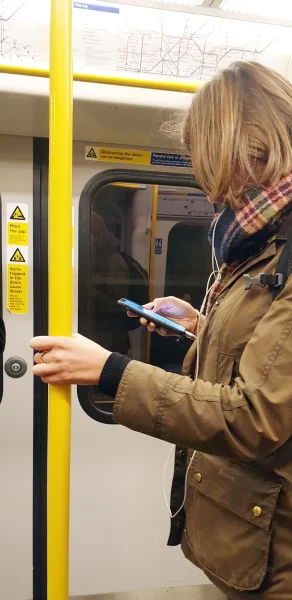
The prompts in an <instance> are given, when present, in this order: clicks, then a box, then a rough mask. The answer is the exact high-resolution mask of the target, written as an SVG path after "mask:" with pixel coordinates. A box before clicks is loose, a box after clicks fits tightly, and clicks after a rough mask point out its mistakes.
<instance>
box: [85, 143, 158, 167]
mask: <svg viewBox="0 0 292 600" xmlns="http://www.w3.org/2000/svg"><path fill="white" fill-rule="evenodd" d="M150 158H151V152H148V151H145V150H131V149H129V148H98V147H96V146H94V147H90V146H86V148H85V159H86V160H95V161H101V162H113V163H116V162H117V163H121V162H122V163H128V164H129V163H130V164H133V165H149V164H150Z"/></svg>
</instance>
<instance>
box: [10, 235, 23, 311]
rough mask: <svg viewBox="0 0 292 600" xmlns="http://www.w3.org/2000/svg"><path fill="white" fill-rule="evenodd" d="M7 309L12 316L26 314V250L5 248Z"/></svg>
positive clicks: (11, 247)
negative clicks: (6, 261) (6, 260)
mask: <svg viewBox="0 0 292 600" xmlns="http://www.w3.org/2000/svg"><path fill="white" fill-rule="evenodd" d="M7 252H8V254H7V258H8V267H7V308H8V310H9V311H10V312H11V313H14V314H21V315H23V314H26V313H27V312H28V248H27V247H25V246H24V247H22V248H21V249H20V248H18V247H15V246H14V247H13V246H7Z"/></svg>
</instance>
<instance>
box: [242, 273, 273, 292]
mask: <svg viewBox="0 0 292 600" xmlns="http://www.w3.org/2000/svg"><path fill="white" fill-rule="evenodd" d="M243 279H244V289H245V290H250V289H251V287H252V286H253V285H259V286H260V287H265V286H266V285H267V286H269V287H272V288H275V287H279V286H280V285H282V283H283V273H275V274H274V275H266V274H265V273H259V275H257V276H256V277H251V276H250V275H249V274H248V273H245V274H244V275H243Z"/></svg>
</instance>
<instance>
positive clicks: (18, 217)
mask: <svg viewBox="0 0 292 600" xmlns="http://www.w3.org/2000/svg"><path fill="white" fill-rule="evenodd" d="M10 219H11V221H25V216H24V214H23V212H22V210H21V209H20V208H19V206H16V207H15V209H14V211H13V213H12V215H11V217H10Z"/></svg>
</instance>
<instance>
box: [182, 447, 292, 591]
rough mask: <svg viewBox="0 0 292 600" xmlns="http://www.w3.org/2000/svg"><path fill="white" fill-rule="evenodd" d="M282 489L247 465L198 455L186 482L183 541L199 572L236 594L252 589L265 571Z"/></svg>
mask: <svg viewBox="0 0 292 600" xmlns="http://www.w3.org/2000/svg"><path fill="white" fill-rule="evenodd" d="M281 487H282V483H281V480H279V479H278V478H266V477H265V476H263V475H262V474H261V473H259V472H258V471H256V470H254V469H252V468H249V466H247V465H242V464H238V463H234V462H233V461H228V460H225V459H222V458H218V457H213V456H209V455H206V454H199V453H198V454H197V455H196V457H195V459H194V462H193V464H192V467H191V469H190V473H189V477H188V494H187V502H186V532H185V533H186V537H187V541H188V544H189V546H190V547H191V549H192V552H193V553H194V556H195V558H196V560H197V561H198V562H199V563H200V565H201V566H202V568H203V569H204V570H206V572H208V571H209V573H210V574H212V575H213V576H215V577H216V578H218V579H220V580H221V581H223V582H224V583H225V584H226V585H228V586H230V587H233V588H235V589H238V590H245V591H248V590H256V589H258V588H259V587H260V585H261V584H262V582H263V579H264V577H265V575H266V572H267V568H268V559H269V550H270V545H271V536H272V533H271V529H272V527H271V524H272V518H273V514H274V511H275V507H276V502H277V498H278V495H279V492H280V489H281Z"/></svg>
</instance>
